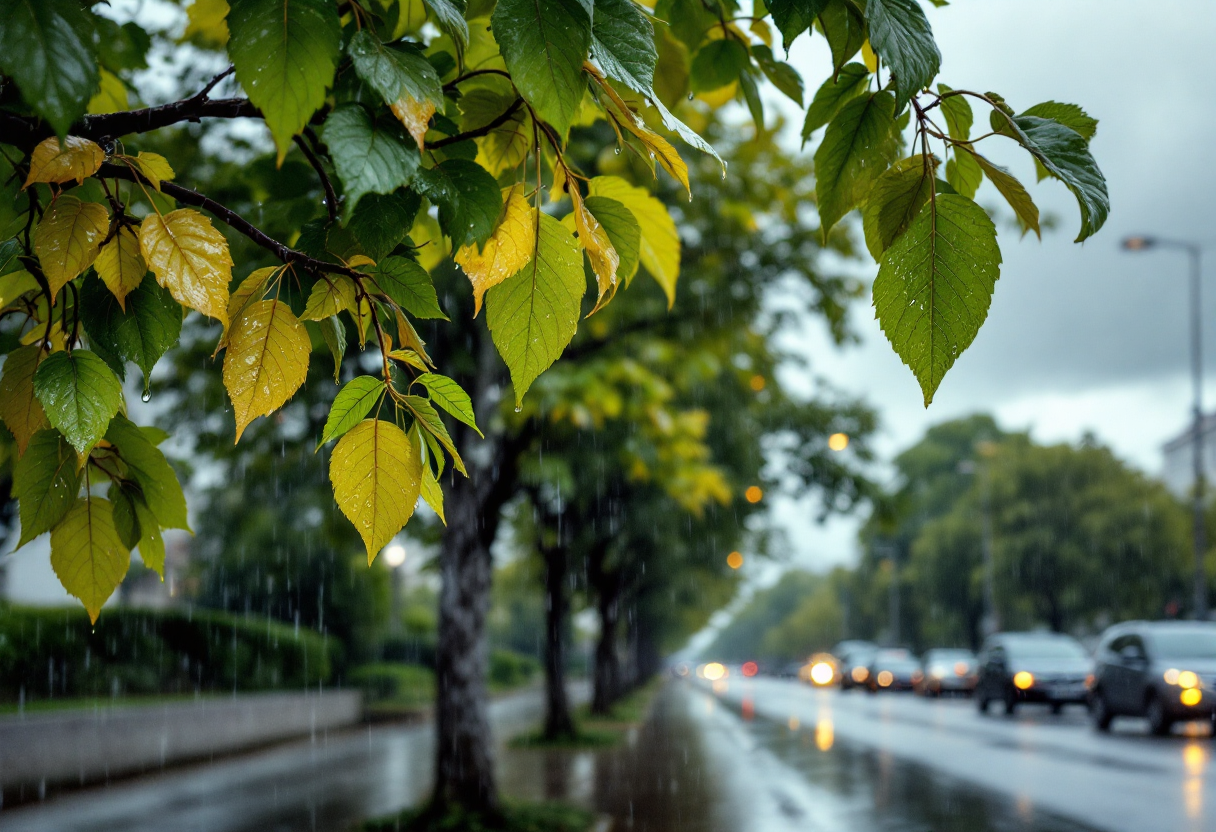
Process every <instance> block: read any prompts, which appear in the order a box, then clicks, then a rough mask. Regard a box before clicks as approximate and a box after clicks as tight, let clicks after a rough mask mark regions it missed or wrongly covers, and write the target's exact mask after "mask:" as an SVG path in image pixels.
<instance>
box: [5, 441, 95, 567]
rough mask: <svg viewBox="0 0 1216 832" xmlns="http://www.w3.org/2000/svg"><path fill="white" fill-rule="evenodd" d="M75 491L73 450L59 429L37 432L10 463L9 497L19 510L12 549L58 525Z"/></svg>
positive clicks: (73, 500)
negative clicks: (18, 536)
mask: <svg viewBox="0 0 1216 832" xmlns="http://www.w3.org/2000/svg"><path fill="white" fill-rule="evenodd" d="M79 491H80V472H79V466H78V464H77V460H76V451H75V450H73V449H72V446H71V445H69V444H68V441H67V440H66V439H64V438H63V435H62V434H60V433H59V431H57V430H40V431H38V432H37V433H36V434H34V438H33V439H32V440H31V441H30V443H29V447H28V449H27V451H26V453H25V454H24V455H23V456H21V457H20V458H19V459H18V460H17V463H16V465H14V466H13V496H14V497H16V498H17V500H18V504H19V507H20V513H21V539H20V540H18V541H17V547H16V548H18V549H20V548H21V547H22V546H24V545H25V544H27V543H29V542H30V541H31V540H33V539H34V538H35V537H37V536H38V535H40V534H42V533H43V532H49V531H50V530H51V529H53V528H54V527H55V526H56V525H58V523H59V521H60V520H62V519H63V517H64V515H66V514H67V513H68V511H69V509H71V508H72V506H73V505H75V503H76V494H77V492H79Z"/></svg>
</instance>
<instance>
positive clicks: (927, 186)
mask: <svg viewBox="0 0 1216 832" xmlns="http://www.w3.org/2000/svg"><path fill="white" fill-rule="evenodd" d="M936 171H937V159H936V158H934V157H932V156H930V157H929V160H928V162H927V163H926V159H925V157H924V156H921V155H917V156H910V157H908V158H907V159H900V160H899V161H898V162H896V163H895V164H893V165H892V166H891V167H890V169H888V170H887V172H886V173H884V174H883V175H882V176H880V177H878V179H876V180H875V181H874V186H873V187H872V188H870V195H869V197H867V199H866V205H865V209H864V210H863V211H862V227H863V228H864V229H865V235H866V247H867V248H869V249H870V254H871V255H872V256H873V257H874V260H875V261H881V260H882V255H883V252H885V251H886V250H887V249H888V248H890V246H891V243H893V242H894V241H895V240H896V239H897V238H898V237H899V235H900V234H903V233H904V231H906V230H907V229H908V226H909V225H911V224H912V220H914V219H916V216H917V215H918V214H919V213H920V209H921V208H922V207H923V206H924V204H925V203H926V202H928V201H929V197H930V195H931V194H932V193H933V187H934V186H933V181H934V176H935V175H936Z"/></svg>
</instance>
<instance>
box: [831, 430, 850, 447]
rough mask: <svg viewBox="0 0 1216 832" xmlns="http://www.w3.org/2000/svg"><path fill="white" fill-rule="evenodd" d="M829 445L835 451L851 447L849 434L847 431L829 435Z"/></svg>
mask: <svg viewBox="0 0 1216 832" xmlns="http://www.w3.org/2000/svg"><path fill="white" fill-rule="evenodd" d="M828 447H829V448H831V449H832V450H833V451H843V450H844V449H845V448H847V447H849V435H848V434H847V433H833V434H832V435H831V436H829V437H828Z"/></svg>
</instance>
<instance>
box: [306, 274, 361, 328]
mask: <svg viewBox="0 0 1216 832" xmlns="http://www.w3.org/2000/svg"><path fill="white" fill-rule="evenodd" d="M356 303H358V300H357V299H356V297H355V282H354V281H353V280H351V279H350V278H349V277H345V276H344V275H340V274H338V275H328V276H327V277H323V278H321V279H319V280H317V282H316V283H314V284H312V291H311V292H309V294H308V303H307V304H305V305H304V314H302V315H300V317H301V318H302V319H303V320H305V321H319V320H321V319H323V318H328V317H329V316H331V315H337V314H338V313H339V312H353V311H354V309H355V305H356Z"/></svg>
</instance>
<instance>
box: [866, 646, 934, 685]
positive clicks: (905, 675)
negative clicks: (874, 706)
mask: <svg viewBox="0 0 1216 832" xmlns="http://www.w3.org/2000/svg"><path fill="white" fill-rule="evenodd" d="M867 670H868V671H869V672H868V675H867V677H866V681H865V686H866V690H868V691H869V692H870V693H878V692H879V691H880V690H912V687H913V686H914V685H915V684H916V683H917V682H919V681H920V680H921V677H922V676H923V675H924V674H923V673H922V672H921V669H920V662H918V661H917V660H916V657H915V656H913V655H912V652H911V651H910V650H906V649H904V648H902V647H893V648H887V649H885V650H878V651H876V652H875V653H874V658H873V660H872V661H871V662H870V666H869V668H867Z"/></svg>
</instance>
